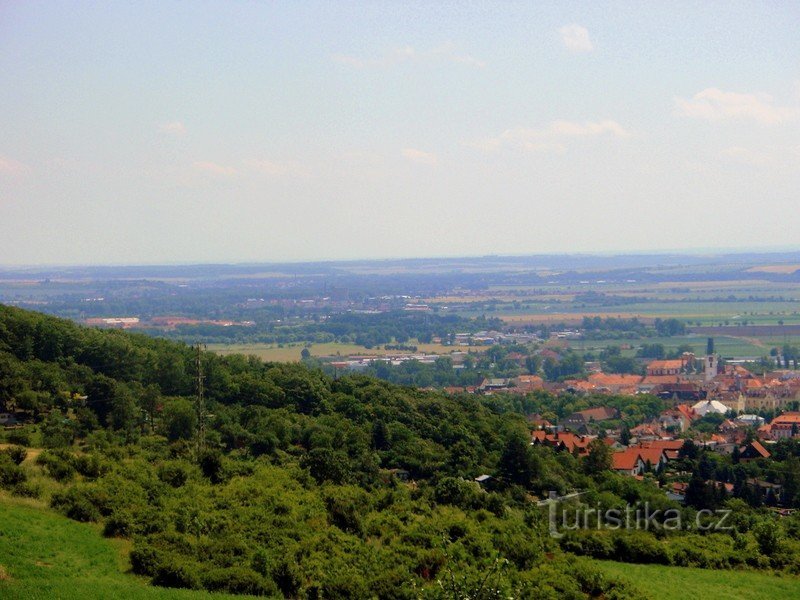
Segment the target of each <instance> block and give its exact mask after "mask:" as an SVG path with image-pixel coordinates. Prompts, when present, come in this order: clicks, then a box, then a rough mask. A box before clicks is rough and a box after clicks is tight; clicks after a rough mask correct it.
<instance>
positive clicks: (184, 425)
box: [162, 398, 197, 442]
mask: <svg viewBox="0 0 800 600" xmlns="http://www.w3.org/2000/svg"><path fill="white" fill-rule="evenodd" d="M162 427H163V429H164V435H166V436H167V439H169V441H171V442H174V441H177V440H190V439H192V437H193V436H194V432H195V428H196V427H197V411H195V408H194V406H193V405H192V403H191V402H190V401H189V400H186V399H184V398H176V399H175V400H172V401H170V402H168V403H167V404H166V405H165V406H164V412H163V414H162Z"/></svg>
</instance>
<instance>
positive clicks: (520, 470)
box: [498, 435, 540, 487]
mask: <svg viewBox="0 0 800 600" xmlns="http://www.w3.org/2000/svg"><path fill="white" fill-rule="evenodd" d="M498 466H499V468H500V474H501V475H502V477H503V478H504V479H505V480H506V483H510V484H516V485H521V486H523V487H529V486H530V484H531V482H532V481H533V479H534V478H535V477H537V476H538V475H539V471H540V465H539V463H538V460H537V459H536V457H535V456H534V455H533V453H532V452H531V449H530V444H529V443H528V442H527V440H525V439H524V438H523V437H521V436H519V435H513V436H512V437H510V438H509V439H508V441H506V444H505V447H504V448H503V454H502V455H501V457H500V464H499V465H498Z"/></svg>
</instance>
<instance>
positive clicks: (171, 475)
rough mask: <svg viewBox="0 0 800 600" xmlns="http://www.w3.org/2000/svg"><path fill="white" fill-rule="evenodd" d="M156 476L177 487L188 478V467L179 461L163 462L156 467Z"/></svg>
mask: <svg viewBox="0 0 800 600" xmlns="http://www.w3.org/2000/svg"><path fill="white" fill-rule="evenodd" d="M158 478H159V479H160V480H161V481H163V482H164V483H166V484H167V485H170V486H172V487H174V488H179V487H181V486H182V485H183V484H185V483H186V481H187V480H188V479H189V469H188V467H187V466H186V465H185V464H184V463H182V462H180V461H170V462H165V463H163V464H162V465H161V466H159V467H158Z"/></svg>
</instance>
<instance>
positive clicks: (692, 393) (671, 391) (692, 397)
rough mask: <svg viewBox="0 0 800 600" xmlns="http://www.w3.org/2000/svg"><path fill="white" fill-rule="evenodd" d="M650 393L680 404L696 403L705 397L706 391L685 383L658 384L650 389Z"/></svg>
mask: <svg viewBox="0 0 800 600" xmlns="http://www.w3.org/2000/svg"><path fill="white" fill-rule="evenodd" d="M651 381H652V379H651ZM650 393H651V394H654V395H655V396H658V397H659V398H663V399H664V400H670V399H672V400H675V401H680V402H697V401H698V400H703V399H704V398H705V397H706V391H705V390H703V389H702V388H701V387H700V386H699V385H697V384H696V383H692V382H685V381H671V382H664V383H659V384H657V385H655V386H654V387H653V388H652V390H651V391H650Z"/></svg>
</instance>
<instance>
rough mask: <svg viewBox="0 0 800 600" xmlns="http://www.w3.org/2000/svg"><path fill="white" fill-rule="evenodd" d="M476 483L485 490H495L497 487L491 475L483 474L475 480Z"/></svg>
mask: <svg viewBox="0 0 800 600" xmlns="http://www.w3.org/2000/svg"><path fill="white" fill-rule="evenodd" d="M475 483H477V484H478V485H479V486H481V487H482V488H484V489H489V490H491V489H493V488H494V487H495V479H494V477H492V476H491V475H487V474H483V475H478V476H477V477H476V478H475Z"/></svg>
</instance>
